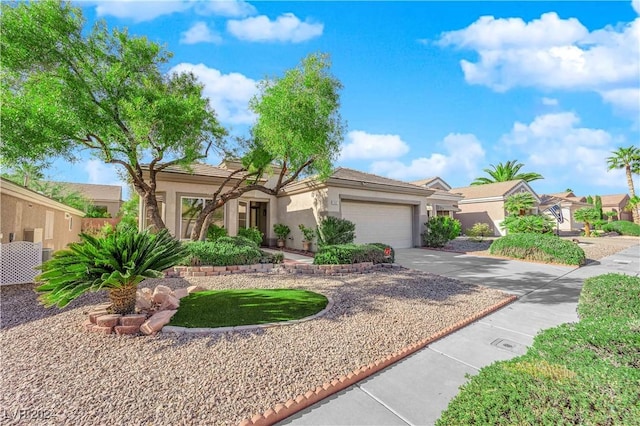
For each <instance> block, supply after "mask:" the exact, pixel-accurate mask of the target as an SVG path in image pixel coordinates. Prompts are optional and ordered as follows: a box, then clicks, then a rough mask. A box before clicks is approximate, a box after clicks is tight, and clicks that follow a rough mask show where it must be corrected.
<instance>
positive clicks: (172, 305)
mask: <svg viewBox="0 0 640 426" xmlns="http://www.w3.org/2000/svg"><path fill="white" fill-rule="evenodd" d="M179 307H180V299H178V298H176V297H173V296H171V295H167V297H166V298H165V299H164V302H162V304H161V305H160V310H161V311H172V310H174V309H178V308H179Z"/></svg>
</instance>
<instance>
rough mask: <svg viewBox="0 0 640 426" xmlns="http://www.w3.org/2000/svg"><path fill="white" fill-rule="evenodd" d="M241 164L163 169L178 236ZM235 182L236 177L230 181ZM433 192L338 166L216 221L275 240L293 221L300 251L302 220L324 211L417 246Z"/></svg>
mask: <svg viewBox="0 0 640 426" xmlns="http://www.w3.org/2000/svg"><path fill="white" fill-rule="evenodd" d="M236 167H239V165H238V164H237V163H234V162H228V161H227V162H223V163H222V164H221V165H219V166H211V165H205V164H194V165H193V166H192V171H191V172H189V171H186V170H183V169H180V168H178V167H175V168H174V167H169V168H167V169H165V170H163V171H162V172H160V173H158V175H157V194H158V199H159V201H160V210H161V216H162V218H163V220H164V222H165V224H166V225H167V228H168V229H169V231H170V232H171V233H172V234H173V235H176V236H177V237H179V238H180V239H188V238H189V236H190V233H191V229H192V223H193V220H194V219H195V214H197V211H198V209H199V208H201V206H202V205H203V203H204V201H205V200H207V199H211V194H212V193H213V192H214V191H215V190H216V188H218V186H219V185H220V184H221V183H222V182H223V180H224V179H225V178H227V177H229V175H230V173H231V172H232V171H233V170H235V168H236ZM274 173H275V174H277V171H274ZM276 178H277V176H272V177H270V178H268V179H264V180H263V183H264V184H265V185H266V186H269V185H273V183H274V182H275V179H276ZM234 182H235V181H234V180H233V179H232V180H231V181H230V182H229V185H233V183H234ZM433 193H434V190H431V189H427V188H421V187H418V186H416V185H412V184H410V183H407V182H401V181H397V180H393V179H388V178H384V177H381V176H376V175H372V174H369V173H364V172H359V171H356V170H351V169H346V168H338V169H336V170H335V171H334V172H333V174H332V175H331V176H330V177H329V178H328V179H326V180H325V181H319V180H317V179H316V178H313V177H309V178H306V179H302V180H300V181H297V182H294V183H291V184H290V185H287V186H286V187H284V188H283V190H282V191H281V192H280V194H279V195H278V196H273V195H270V194H265V193H262V192H259V191H251V192H247V193H245V194H243V195H242V196H241V197H240V198H238V199H234V200H230V201H229V202H227V203H226V204H225V206H224V207H223V208H221V209H219V210H217V211H216V212H215V213H214V216H215V217H214V220H213V223H215V224H217V225H219V226H224V227H225V228H226V229H227V231H228V233H229V235H236V234H237V232H238V229H240V228H249V227H257V228H258V229H260V231H261V232H262V233H263V234H264V236H265V242H266V243H267V244H269V245H273V244H274V243H275V238H276V236H275V234H274V232H273V225H274V224H276V223H282V224H286V225H288V226H289V228H290V229H291V234H290V235H289V238H288V241H287V246H288V247H291V248H296V249H301V248H302V239H303V238H302V233H301V231H300V230H299V228H298V226H299V225H300V224H303V225H305V226H306V227H311V228H315V227H316V226H317V224H318V223H319V222H320V221H321V220H322V219H323V218H324V217H327V216H335V217H340V218H345V219H348V220H350V221H352V222H354V223H355V224H356V239H355V241H356V242H357V243H366V242H382V243H386V244H389V245H391V246H393V247H394V248H406V247H414V246H419V245H420V244H421V237H420V234H421V233H422V232H423V223H424V222H426V220H427V210H426V203H425V199H426V198H427V197H428V196H429V195H431V194H433ZM144 212H145V206H144V202H143V201H142V202H141V203H140V215H139V217H140V225H141V226H142V227H145V226H146V225H147V219H146V215H145V214H144Z"/></svg>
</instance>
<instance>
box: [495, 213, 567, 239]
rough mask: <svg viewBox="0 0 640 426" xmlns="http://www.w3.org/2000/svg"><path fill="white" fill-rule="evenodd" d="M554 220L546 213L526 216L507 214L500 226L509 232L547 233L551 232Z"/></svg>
mask: <svg viewBox="0 0 640 426" xmlns="http://www.w3.org/2000/svg"><path fill="white" fill-rule="evenodd" d="M554 223H555V222H554V221H553V219H551V218H550V217H549V216H547V215H541V214H532V215H528V216H515V215H511V216H507V217H505V218H504V220H503V221H502V223H501V224H500V227H501V228H502V229H506V230H507V231H508V232H509V233H510V234H518V233H536V234H547V233H550V232H553V224H554Z"/></svg>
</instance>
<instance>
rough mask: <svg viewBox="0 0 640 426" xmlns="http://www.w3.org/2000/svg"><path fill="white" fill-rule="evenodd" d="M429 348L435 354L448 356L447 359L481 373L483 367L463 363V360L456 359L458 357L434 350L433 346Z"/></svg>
mask: <svg viewBox="0 0 640 426" xmlns="http://www.w3.org/2000/svg"><path fill="white" fill-rule="evenodd" d="M427 347H428V348H429V349H431V350H432V351H434V352H435V353H437V354H440V355H444V356H446V357H447V358H450V359H452V360H454V361H456V362H459V363H460V364H464V365H466V366H467V367H471V368H473V369H474V370H476V371H480V368H481V367H476V366H475V365H472V364H469V363H468V362H465V361H463V360H461V359H458V358H456V357H454V356H451V355H449V354H446V353H444V352H442V351H439V350H437V349H433V348H432V347H431V346H427Z"/></svg>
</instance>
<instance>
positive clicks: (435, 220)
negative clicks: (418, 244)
mask: <svg viewBox="0 0 640 426" xmlns="http://www.w3.org/2000/svg"><path fill="white" fill-rule="evenodd" d="M424 226H425V227H426V229H425V231H424V232H423V234H422V240H423V241H424V244H425V245H426V246H427V247H444V245H445V244H447V242H449V241H451V240H453V239H455V238H456V237H458V236H459V235H460V231H461V230H462V226H461V225H460V221H459V220H458V219H452V218H450V217H449V216H436V217H432V218H431V219H429V221H428V222H427V223H425V224H424Z"/></svg>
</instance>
